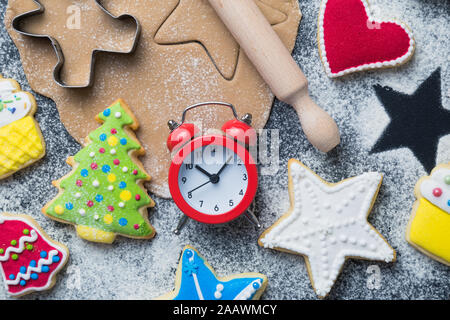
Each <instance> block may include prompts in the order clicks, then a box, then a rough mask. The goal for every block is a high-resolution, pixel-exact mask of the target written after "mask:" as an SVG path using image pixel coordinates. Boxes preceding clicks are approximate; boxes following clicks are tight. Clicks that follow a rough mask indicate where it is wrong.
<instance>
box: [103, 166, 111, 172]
mask: <svg viewBox="0 0 450 320" xmlns="http://www.w3.org/2000/svg"><path fill="white" fill-rule="evenodd" d="M102 171H103V172H104V173H108V172H110V171H111V167H110V166H108V165H107V164H105V165H104V166H103V167H102Z"/></svg>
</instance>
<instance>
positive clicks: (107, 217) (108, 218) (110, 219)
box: [103, 214, 114, 224]
mask: <svg viewBox="0 0 450 320" xmlns="http://www.w3.org/2000/svg"><path fill="white" fill-rule="evenodd" d="M113 220H114V219H113V216H112V215H110V214H107V215H105V216H104V217H103V221H104V222H105V223H106V224H111V223H113Z"/></svg>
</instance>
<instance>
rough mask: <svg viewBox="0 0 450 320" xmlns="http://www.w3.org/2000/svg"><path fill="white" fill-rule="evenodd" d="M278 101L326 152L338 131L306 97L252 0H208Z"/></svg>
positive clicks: (298, 74)
mask: <svg viewBox="0 0 450 320" xmlns="http://www.w3.org/2000/svg"><path fill="white" fill-rule="evenodd" d="M208 1H209V2H210V4H211V5H212V6H213V7H214V9H215V10H216V12H217V14H218V15H219V16H220V18H221V19H222V21H223V23H224V24H225V25H226V26H227V28H228V30H229V31H230V32H231V33H232V34H233V36H234V38H235V39H236V41H237V42H238V43H239V44H240V46H241V47H242V48H243V49H244V51H245V53H246V54H247V56H248V57H249V59H250V61H252V62H253V64H254V65H255V67H256V69H257V70H258V71H259V73H260V74H261V76H262V77H263V79H264V80H265V81H266V83H267V84H268V85H269V86H270V88H271V89H272V92H273V93H274V94H275V95H276V96H277V98H278V99H280V100H281V101H284V102H286V103H288V104H290V105H292V106H293V107H294V108H295V110H296V111H297V114H298V117H299V119H300V123H301V125H302V128H303V132H305V135H306V137H307V138H308V140H309V141H310V142H311V143H312V144H313V145H314V146H315V147H316V148H317V149H319V150H320V151H323V152H328V151H330V150H331V149H333V148H334V147H335V146H337V145H338V144H339V142H340V135H339V129H338V127H337V125H336V123H335V122H334V120H333V119H332V118H331V117H330V115H329V114H328V113H326V112H325V111H324V110H322V109H321V108H320V107H319V106H318V105H317V104H316V103H315V102H314V101H313V100H312V99H311V98H310V96H309V94H308V80H307V79H306V77H305V75H304V74H303V72H302V71H301V70H300V68H299V66H298V65H297V64H296V62H295V61H294V59H293V58H292V56H291V54H290V52H289V51H288V50H287V48H286V47H285V46H284V44H283V42H282V41H281V39H280V38H279V37H278V35H277V34H276V32H275V31H274V30H273V29H272V26H271V25H270V24H269V22H268V21H267V19H266V17H265V16H264V15H263V14H262V13H261V11H260V10H259V8H258V6H257V5H256V4H255V2H254V0H208Z"/></svg>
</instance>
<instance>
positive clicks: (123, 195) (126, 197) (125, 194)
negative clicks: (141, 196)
mask: <svg viewBox="0 0 450 320" xmlns="http://www.w3.org/2000/svg"><path fill="white" fill-rule="evenodd" d="M131 197H132V194H131V192H130V191H128V190H125V191H122V192H121V193H120V199H121V200H123V201H128V200H130V199H131Z"/></svg>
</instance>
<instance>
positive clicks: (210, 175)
mask: <svg viewBox="0 0 450 320" xmlns="http://www.w3.org/2000/svg"><path fill="white" fill-rule="evenodd" d="M195 169H197V170H198V171H200V172H201V173H203V174H205V175H206V176H207V177H208V178H210V179H211V177H212V176H213V175H212V174H211V173H209V172H208V171H206V170H205V169H203V168H202V167H200V166H199V165H198V164H196V165H195Z"/></svg>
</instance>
